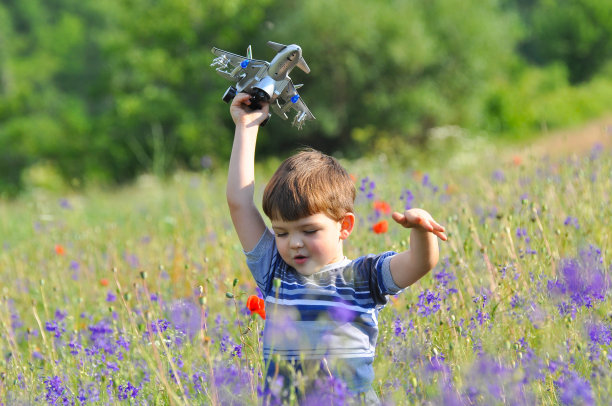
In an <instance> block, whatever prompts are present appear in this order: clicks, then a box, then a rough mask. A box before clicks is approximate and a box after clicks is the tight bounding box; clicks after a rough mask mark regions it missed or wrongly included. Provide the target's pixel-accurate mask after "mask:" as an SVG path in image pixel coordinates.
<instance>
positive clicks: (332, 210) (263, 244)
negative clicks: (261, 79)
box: [226, 93, 446, 404]
mask: <svg viewBox="0 0 612 406" xmlns="http://www.w3.org/2000/svg"><path fill="white" fill-rule="evenodd" d="M249 104H250V102H249V95H248V94H244V93H241V94H238V95H237V96H236V97H235V98H234V100H233V102H232V105H231V107H230V112H231V115H232V119H233V120H234V123H235V124H236V132H235V136H234V144H233V147H232V154H231V158H230V165H229V173H228V181H227V189H226V195H227V202H228V205H229V209H230V214H231V217H232V222H233V224H234V228H235V229H236V232H237V233H238V237H239V239H240V242H241V244H242V247H243V249H244V251H245V253H246V257H247V264H248V266H249V269H250V270H251V273H252V274H253V277H254V278H255V280H256V282H257V285H258V286H259V288H260V289H261V291H262V293H263V295H264V298H265V302H266V315H267V316H266V322H265V327H264V337H263V352H264V360H265V361H266V365H267V366H268V368H267V369H268V370H267V379H266V388H268V389H270V388H271V387H273V385H274V384H276V383H277V382H278V380H279V378H281V379H282V380H283V382H281V384H282V385H283V386H284V387H285V388H287V387H290V386H289V385H298V386H299V387H300V388H301V389H298V390H297V392H296V393H297V394H293V395H295V396H297V397H298V400H300V401H301V400H304V398H303V396H304V395H305V394H306V395H307V394H308V387H309V385H310V386H312V382H308V381H306V382H304V381H305V377H310V376H311V375H312V373H313V371H314V373H315V374H318V375H319V376H321V375H322V374H324V375H327V376H331V377H333V378H335V379H336V378H340V379H342V380H343V381H344V382H346V384H347V385H348V388H349V389H350V391H351V392H352V393H357V394H361V397H362V400H365V401H366V403H367V404H371V403H374V402H377V398H376V394H375V393H374V391H373V389H372V381H373V380H374V369H373V367H372V362H373V360H374V350H375V346H376V338H377V335H378V321H377V316H378V312H379V311H380V309H381V308H382V307H383V306H384V305H385V304H386V303H387V295H393V294H396V293H398V292H400V291H401V290H402V289H403V288H405V287H407V286H409V285H411V284H413V283H414V282H416V281H417V280H418V279H420V278H421V277H422V276H424V275H425V274H426V273H427V272H429V271H430V270H431V269H432V268H433V267H434V266H435V265H436V263H437V261H438V243H437V239H436V236H437V237H439V238H440V239H442V240H446V235H445V234H444V227H442V226H440V225H439V224H438V223H437V222H436V221H435V220H434V219H433V218H432V217H431V215H429V213H427V212H426V211H424V210H421V209H410V210H407V211H405V212H404V213H403V214H402V213H397V212H396V213H393V215H392V217H393V219H394V220H395V221H396V222H397V223H399V224H400V225H402V226H404V227H406V228H412V231H411V233H410V249H409V250H407V251H404V252H401V253H395V252H385V253H383V254H380V255H368V256H365V257H360V258H358V259H356V260H352V261H351V260H349V259H347V258H346V257H345V256H344V255H343V249H342V247H343V245H342V244H343V241H344V240H345V239H347V238H348V236H349V235H350V234H351V232H352V230H353V225H354V224H355V214H354V210H353V202H354V199H355V187H354V184H353V181H352V180H351V178H350V176H349V175H348V173H347V172H346V170H345V169H344V168H343V167H342V166H340V164H339V163H338V162H337V161H336V160H335V159H334V158H332V157H329V156H327V155H324V154H322V153H320V152H318V151H314V150H307V151H302V152H300V153H298V154H296V155H294V156H292V157H290V158H288V159H287V160H285V162H283V163H282V164H281V166H280V167H279V168H278V169H277V171H276V173H275V174H274V175H273V177H272V179H271V180H270V182H269V183H268V185H267V186H266V189H265V191H264V196H263V210H264V212H265V214H266V215H267V217H268V218H269V219H270V221H271V225H272V231H273V233H272V232H271V231H270V230H269V229H268V228H267V227H266V224H265V223H264V220H263V218H262V216H261V214H260V213H259V210H258V209H257V207H256V206H255V203H254V201H253V194H254V184H255V179H254V161H255V144H256V139H257V132H258V129H259V124H260V123H261V122H263V121H264V120H265V119H266V118H267V117H268V108H269V106H268V105H264V106H263V107H262V109H261V110H256V111H252V110H250V109H249V107H248V105H249ZM279 361H281V362H279ZM289 381H290V382H289ZM284 396H285V399H287V398H290V397H291V394H289V395H288V394H287V393H286V392H285V393H284ZM295 396H294V398H295Z"/></svg>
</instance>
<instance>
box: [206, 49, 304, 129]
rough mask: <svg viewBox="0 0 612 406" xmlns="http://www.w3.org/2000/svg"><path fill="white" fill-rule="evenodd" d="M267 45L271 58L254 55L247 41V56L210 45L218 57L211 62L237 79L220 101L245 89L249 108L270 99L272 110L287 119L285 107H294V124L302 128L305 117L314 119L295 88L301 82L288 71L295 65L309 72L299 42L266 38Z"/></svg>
mask: <svg viewBox="0 0 612 406" xmlns="http://www.w3.org/2000/svg"><path fill="white" fill-rule="evenodd" d="M268 45H269V46H270V47H272V48H274V49H275V50H276V52H277V54H276V56H275V57H274V59H272V61H271V62H266V61H260V60H258V59H253V57H252V54H251V46H250V45H249V47H248V48H247V55H246V57H245V56H240V55H236V54H232V53H231V52H227V51H224V50H222V49H218V48H214V47H213V49H212V52H213V54H215V55H217V57H216V58H215V59H214V60H213V63H212V64H211V65H210V66H213V67H216V68H217V72H219V74H220V75H221V76H223V77H224V78H226V79H229V80H233V81H235V82H236V86H230V87H229V88H228V89H227V90H226V91H225V94H224V95H223V101H224V102H226V103H231V101H232V99H233V98H234V96H236V94H237V93H240V92H245V93H248V94H250V95H251V99H250V100H251V104H250V105H249V107H250V108H251V109H252V110H259V109H260V108H261V102H262V101H263V102H269V103H270V106H271V107H272V111H274V112H275V113H276V114H278V115H279V116H280V117H281V118H282V119H283V120H286V119H287V111H289V109H291V108H293V109H295V110H296V111H297V114H296V115H295V118H294V119H293V125H294V126H296V127H297V128H298V129H301V128H302V126H303V125H304V122H305V121H306V120H314V119H315V117H314V115H313V114H312V113H311V112H310V110H308V107H306V103H304V102H303V101H302V99H301V98H300V95H299V94H298V92H297V89H299V88H300V87H302V85H294V84H293V82H292V81H291V78H290V77H289V73H290V72H291V70H292V69H293V68H294V67H296V66H297V67H298V68H300V69H301V70H303V71H304V72H306V73H310V68H309V67H308V65H307V64H306V61H305V60H304V58H302V48H300V47H299V46H297V45H295V44H292V45H283V44H278V43H276V42H272V41H268ZM281 102H282V104H281ZM267 121H268V120H266V121H264V122H263V123H262V124H261V125H262V126H263V125H265V123H266V122H267Z"/></svg>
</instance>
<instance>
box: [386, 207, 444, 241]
mask: <svg viewBox="0 0 612 406" xmlns="http://www.w3.org/2000/svg"><path fill="white" fill-rule="evenodd" d="M392 217H393V220H395V221H396V222H397V223H398V224H400V225H402V226H404V227H406V228H420V229H423V230H425V231H428V232H430V233H433V234H434V235H436V236H437V237H438V238H440V239H441V240H442V241H446V240H447V237H446V234H444V231H445V230H444V227H442V226H441V225H440V224H438V223H437V222H436V221H435V220H434V219H433V217H431V214H429V213H427V212H426V211H425V210H423V209H410V210H406V211H405V212H404V214H401V213H398V212H394V213H393V215H392Z"/></svg>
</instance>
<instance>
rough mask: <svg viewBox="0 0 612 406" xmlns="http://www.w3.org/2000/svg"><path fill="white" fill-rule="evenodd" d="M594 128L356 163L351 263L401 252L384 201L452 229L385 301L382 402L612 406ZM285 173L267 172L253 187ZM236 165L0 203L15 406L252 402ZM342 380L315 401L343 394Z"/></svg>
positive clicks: (4, 311)
mask: <svg viewBox="0 0 612 406" xmlns="http://www.w3.org/2000/svg"><path fill="white" fill-rule="evenodd" d="M595 127H596V128H597V130H596V131H595V130H593V131H595V133H596V134H597V136H596V137H595V138H596V143H595V144H590V145H588V146H587V145H584V142H578V144H579V145H580V148H572V149H574V150H576V151H580V154H573V153H572V152H571V150H570V151H567V149H565V150H562V151H561V150H559V149H556V150H555V149H554V148H553V147H555V146H557V147H559V146H562V145H565V144H569V145H573V144H572V143H573V142H576V140H580V139H584V138H576V137H573V136H569V135H568V134H573V133H570V132H568V133H565V134H558V135H556V136H555V137H553V138H547V139H546V141H541V142H540V144H539V146H538V147H537V148H536V146H534V145H533V144H532V145H531V146H530V147H529V148H527V147H526V146H522V147H517V146H515V147H509V146H507V145H505V146H504V147H503V148H500V147H499V146H496V145H493V144H490V143H488V142H486V141H482V140H481V141H476V140H474V139H472V138H469V139H467V138H465V139H464V138H462V135H461V134H460V133H459V134H457V133H453V134H452V135H449V136H447V137H443V139H442V138H441V139H440V140H439V142H440V145H439V149H440V151H443V150H444V146H445V145H450V144H449V143H451V144H453V145H455V147H456V148H455V149H454V152H453V153H452V154H449V153H446V154H445V155H444V154H443V153H442V152H440V156H442V157H443V158H440V159H439V160H438V161H437V162H436V164H435V165H430V166H428V167H421V166H416V165H415V162H418V160H415V161H414V162H410V161H395V160H393V159H391V158H389V157H388V156H386V155H384V154H380V155H377V156H374V157H372V158H367V159H362V160H352V161H344V164H345V165H346V166H347V168H348V169H349V171H350V172H351V173H352V174H353V175H354V176H355V179H356V186H357V188H358V198H357V217H358V222H357V227H356V231H355V232H354V234H353V235H352V236H351V238H350V240H349V242H348V245H347V248H346V254H347V255H348V256H349V257H354V256H356V255H359V254H364V253H370V252H371V253H376V252H380V251H383V250H386V249H389V248H391V249H396V250H401V249H403V248H405V247H406V244H407V243H408V233H407V232H406V231H405V230H404V229H400V228H399V227H394V226H393V225H392V224H390V227H389V231H388V232H387V233H384V234H375V233H373V232H372V228H371V227H372V225H373V224H374V223H375V222H377V221H380V220H383V219H387V220H389V219H390V218H389V215H388V214H385V213H380V212H377V211H376V210H374V206H373V202H374V201H378V200H384V201H386V202H388V203H389V204H390V205H391V206H392V207H393V209H396V210H401V209H402V208H404V207H407V206H413V207H417V206H418V207H424V208H426V209H427V210H429V211H430V212H431V213H432V214H433V215H434V216H435V218H437V219H438V220H439V221H440V222H442V223H443V224H444V225H445V226H446V228H447V230H448V235H449V241H448V242H447V243H441V261H440V263H439V264H438V266H437V267H436V268H435V269H434V270H433V271H432V272H431V273H430V275H428V276H427V277H426V278H424V279H423V280H422V281H420V282H418V283H417V284H415V285H414V286H412V287H410V288H409V289H407V290H406V291H405V292H404V293H402V294H401V295H399V296H397V297H396V298H393V300H392V302H391V304H390V305H388V306H387V307H386V308H385V309H384V310H383V312H382V313H381V319H380V336H379V344H378V349H377V358H376V363H375V370H376V381H375V389H376V391H377V392H378V393H379V396H380V397H381V399H383V400H384V401H385V402H387V403H388V404H463V405H471V404H482V405H490V404H525V405H532V404H548V405H556V404H586V405H589V404H609V403H610V401H612V379H611V378H610V377H611V376H612V352H611V350H612V348H611V343H612V307H611V305H610V293H611V291H612V284H611V281H610V277H611V271H612V268H611V261H610V255H611V252H610V248H611V247H612V244H611V241H610V227H611V223H610V218H611V217H612V202H611V191H612V181H611V179H612V148H611V147H610V144H611V142H610V141H611V138H612V127H610V122H609V121H604V122H599V123H597V124H596V125H595ZM579 134H580V133H579ZM262 136H264V137H265V133H264V134H263V135H262ZM564 143H565V144H564ZM542 151H544V153H543V152H542ZM551 151H555V153H554V154H552V153H550V154H549V153H548V152H551ZM432 153H435V149H432ZM279 158H280V157H279ZM434 161H435V160H434ZM430 162H432V161H430ZM273 167H274V163H273V162H272V163H270V164H269V165H261V166H259V167H258V168H257V178H258V185H259V187H258V188H257V194H258V197H257V198H258V199H259V196H260V193H261V190H262V188H263V186H264V182H265V179H267V178H268V176H269V175H270V173H271V170H272V169H273ZM225 176H226V173H225V171H224V170H223V169H219V170H208V171H204V172H200V173H185V172H177V173H176V174H175V175H174V176H173V177H172V178H170V179H168V180H167V181H160V180H159V179H158V178H156V177H153V176H142V177H140V178H139V179H138V181H137V182H136V183H134V184H133V185H131V186H129V187H125V188H122V189H116V190H112V191H103V190H99V189H91V190H87V191H85V192H83V193H79V194H65V195H56V194H50V193H49V192H48V191H44V190H37V189H31V190H30V191H29V192H28V193H27V194H25V195H23V196H22V197H20V198H18V199H17V200H14V201H10V202H6V201H2V202H0V243H1V244H2V247H1V249H0V277H1V280H2V300H1V304H0V306H1V309H0V317H1V320H0V321H1V328H2V332H1V338H0V349H1V354H2V359H1V360H0V377H1V380H0V396H1V397H2V399H3V402H4V403H5V404H33V403H48V404H115V403H117V402H124V403H128V404H183V403H190V404H211V403H217V402H219V403H221V404H253V403H254V402H256V401H257V399H258V397H260V396H261V383H262V382H261V368H262V367H263V366H262V363H261V359H260V351H259V340H258V338H259V333H260V332H261V329H262V327H263V321H262V320H261V319H260V318H259V316H257V315H255V316H251V315H250V314H249V312H248V311H247V310H246V308H245V300H246V298H247V297H248V296H249V295H253V294H256V290H255V285H254V283H253V281H252V280H251V278H250V276H249V273H248V270H247V268H246V266H245V264H244V258H243V255H242V252H241V249H240V246H239V243H238V240H237V238H236V236H235V234H234V232H233V230H232V228H231V224H230V220H229V215H228V213H227V209H226V207H225V201H224V182H225ZM331 383H333V382H331ZM331 383H330V382H326V383H323V385H322V387H321V393H320V394H318V397H317V402H318V404H338V403H339V402H341V399H342V398H343V396H345V391H344V388H343V387H342V385H341V384H340V383H338V382H335V385H332V384H331Z"/></svg>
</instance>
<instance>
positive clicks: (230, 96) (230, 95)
mask: <svg viewBox="0 0 612 406" xmlns="http://www.w3.org/2000/svg"><path fill="white" fill-rule="evenodd" d="M234 97H236V88H235V87H234V86H230V87H228V88H227V90H226V91H225V94H224V95H223V101H224V102H226V103H227V104H230V103H231V102H232V100H234Z"/></svg>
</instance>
